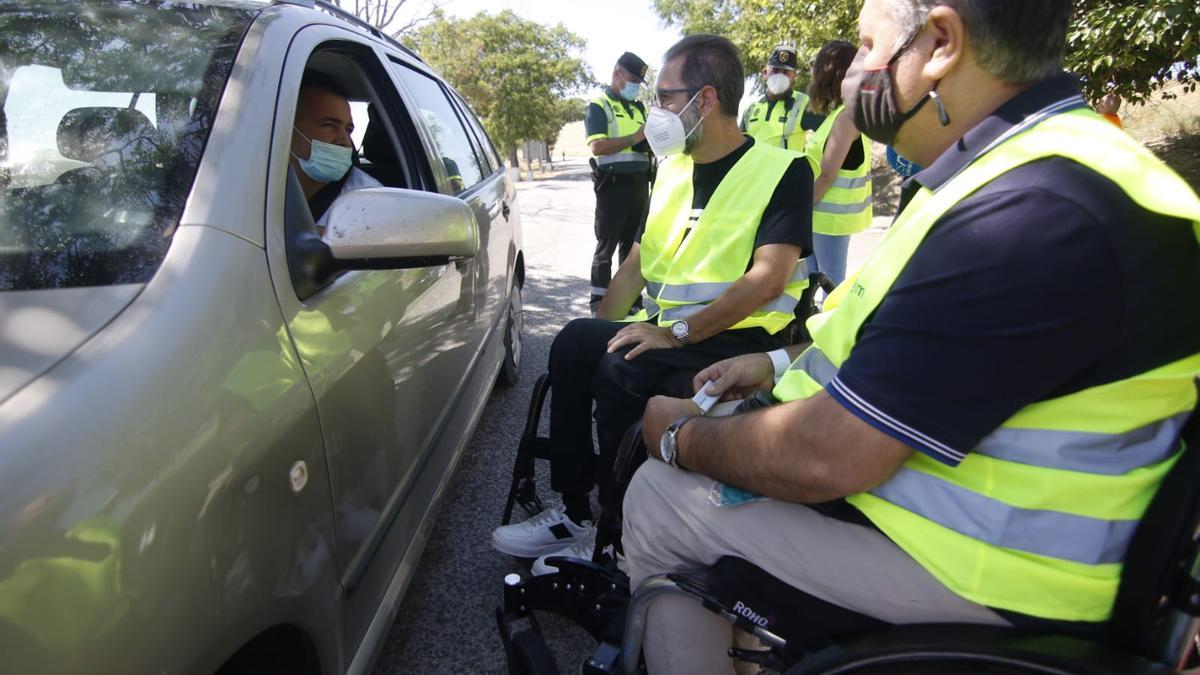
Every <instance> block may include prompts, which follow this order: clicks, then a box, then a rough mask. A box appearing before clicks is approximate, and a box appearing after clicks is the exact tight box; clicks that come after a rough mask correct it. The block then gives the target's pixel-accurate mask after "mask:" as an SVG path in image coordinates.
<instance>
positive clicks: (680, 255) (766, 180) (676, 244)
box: [631, 143, 808, 334]
mask: <svg viewBox="0 0 1200 675" xmlns="http://www.w3.org/2000/svg"><path fill="white" fill-rule="evenodd" d="M796 157H797V156H796V154H795V153H793V152H789V151H787V150H783V149H781V148H775V147H771V146H768V145H763V144H760V143H755V144H754V145H753V146H751V147H750V149H749V150H747V151H746V154H745V155H743V156H742V158H741V159H739V160H738V161H737V163H736V164H734V165H733V168H731V169H730V170H729V173H727V174H726V175H725V178H724V180H722V181H721V184H720V185H719V186H718V187H717V190H716V192H714V193H713V195H712V198H711V199H709V201H708V204H707V205H706V206H705V207H704V209H703V210H693V209H692V169H693V166H694V165H693V162H692V159H691V157H688V156H687V155H675V156H672V157H668V158H667V159H666V160H665V161H664V162H663V163H662V164H660V165H659V168H658V180H657V182H656V183H655V186H654V193H653V194H652V195H651V197H650V213H649V216H648V217H647V219H646V230H645V232H644V233H643V234H642V242H641V260H642V268H641V269H642V277H643V278H644V279H645V281H646V292H647V295H648V296H649V301H647V302H646V304H645V306H644V308H643V309H642V311H641V312H639V313H638V314H637V316H634V317H633V318H632V319H631V320H633V321H645V320H646V319H648V318H650V317H652V316H654V315H655V314H657V315H658V324H659V325H660V326H669V325H671V324H672V323H675V322H676V321H678V320H680V319H686V318H687V317H689V316H691V315H692V314H695V313H696V312H699V311H701V310H703V309H704V308H705V307H706V306H707V305H708V304H710V303H711V302H713V301H714V300H716V299H717V298H719V297H720V296H721V294H723V293H724V292H725V291H726V290H728V289H729V287H731V286H733V284H734V282H735V281H737V280H738V279H740V278H741V277H742V275H743V274H745V273H746V270H747V268H749V266H750V263H751V262H752V261H753V258H754V239H755V235H756V234H757V233H758V225H759V223H760V222H761V221H762V216H763V212H765V211H766V209H767V204H768V203H769V202H770V201H771V195H773V194H774V193H775V188H776V187H777V186H778V185H779V181H780V180H782V179H783V176H784V174H785V173H786V172H787V170H788V167H789V166H791V164H792V162H793V161H794V160H796ZM807 287H808V265H807V263H806V262H805V261H804V260H797V261H796V268H795V270H794V271H793V274H792V278H791V280H790V281H789V282H788V284H787V287H786V288H785V290H784V292H783V293H782V294H780V295H779V296H777V297H775V298H773V299H772V300H770V301H768V302H767V303H766V304H764V305H763V306H762V307H759V308H758V309H757V310H755V311H754V312H753V313H752V314H750V316H747V317H746V318H745V319H743V320H741V321H739V322H738V323H736V324H734V325H733V326H731V328H752V327H755V326H758V327H762V328H764V329H766V330H767V332H769V333H772V334H774V333H778V332H779V331H780V330H782V329H783V328H785V327H786V326H787V325H788V324H789V323H791V322H792V320H793V319H794V318H795V311H796V305H797V304H798V303H799V301H800V296H801V294H802V293H803V292H804V289H805V288H807Z"/></svg>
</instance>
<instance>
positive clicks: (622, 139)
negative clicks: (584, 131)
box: [591, 132, 641, 157]
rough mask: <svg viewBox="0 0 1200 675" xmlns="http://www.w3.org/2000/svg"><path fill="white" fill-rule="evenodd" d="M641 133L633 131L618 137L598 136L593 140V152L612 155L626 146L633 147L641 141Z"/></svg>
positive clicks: (598, 154) (594, 153)
mask: <svg viewBox="0 0 1200 675" xmlns="http://www.w3.org/2000/svg"><path fill="white" fill-rule="evenodd" d="M639 136H640V134H638V133H636V132H635V133H632V134H629V135H628V136H618V137H617V138H597V139H596V140H594V141H592V142H591V148H592V154H593V155H596V156H597V157H599V156H600V155H612V154H615V153H618V152H621V151H622V150H624V149H625V148H629V147H633V146H635V145H637V144H638V143H640V142H641V139H640V138H639Z"/></svg>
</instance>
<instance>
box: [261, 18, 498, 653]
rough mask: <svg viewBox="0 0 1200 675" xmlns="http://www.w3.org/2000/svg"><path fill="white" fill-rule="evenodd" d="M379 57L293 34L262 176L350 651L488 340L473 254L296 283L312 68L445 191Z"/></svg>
mask: <svg viewBox="0 0 1200 675" xmlns="http://www.w3.org/2000/svg"><path fill="white" fill-rule="evenodd" d="M381 56H382V52H380V51H379V47H378V46H377V45H375V44H373V43H370V42H367V41H366V40H365V39H364V38H362V37H360V36H359V35H357V34H355V33H351V32H349V31H347V30H344V29H341V28H337V27H334V26H323V25H319V26H310V27H307V28H304V29H302V30H300V31H299V32H298V33H297V34H296V37H295V39H294V40H293V41H292V43H291V46H290V48H289V51H288V57H287V59H286V65H285V67H284V72H283V74H282V86H281V87H280V93H279V97H278V103H277V106H276V111H275V130H274V134H273V137H272V150H271V152H272V157H271V165H270V167H271V175H270V180H269V185H268V214H267V223H266V225H267V251H268V259H269V262H270V265H271V268H272V277H273V279H274V280H275V285H276V290H277V295H278V299H279V303H280V306H281V308H282V309H283V313H284V316H285V318H286V320H287V323H288V329H289V331H290V334H291V337H292V340H293V342H294V343H295V345H296V350H297V352H298V354H299V356H300V359H301V363H302V365H303V368H304V370H305V373H306V375H307V377H308V379H309V382H310V384H311V386H312V389H313V392H314V395H315V398H316V403H317V409H318V412H319V415H320V420H321V427H322V436H323V439H324V442H325V446H326V458H327V462H328V468H329V475H330V482H331V490H332V495H333V509H334V521H335V527H336V536H337V565H338V570H339V574H340V579H341V583H342V585H343V588H344V592H345V599H344V607H345V622H344V624H345V629H344V639H345V644H346V646H347V651H348V653H354V651H355V648H356V646H357V645H359V644H360V642H361V641H362V639H363V637H364V635H365V634H366V631H367V628H368V626H370V625H372V622H373V621H374V620H375V619H376V614H377V612H378V611H379V608H380V606H381V599H382V598H384V597H386V596H387V595H389V590H390V589H391V588H392V586H393V582H394V579H395V577H396V576H397V568H398V566H399V564H400V561H401V560H402V559H403V557H404V555H405V553H406V551H407V549H408V548H409V546H410V544H411V543H412V540H413V537H414V536H415V533H416V532H417V529H418V528H417V527H416V526H414V523H419V522H420V521H421V519H422V518H423V517H424V514H425V512H426V511H427V509H428V508H429V501H430V500H428V499H427V498H426V492H427V491H426V492H422V490H421V489H420V488H422V481H428V480H433V481H439V480H441V478H442V476H440V475H434V476H432V477H429V476H427V475H426V474H427V473H428V472H427V471H425V469H424V467H426V465H429V466H432V467H435V469H434V470H433V471H434V473H435V474H437V473H439V472H440V473H444V469H441V468H436V467H444V466H445V465H446V462H444V461H434V462H430V461H429V460H430V458H431V455H433V454H434V453H436V452H438V449H439V448H440V447H441V438H442V436H443V435H444V431H445V428H446V426H447V420H448V415H449V414H450V413H451V412H452V411H453V408H454V405H455V402H456V400H457V398H458V397H459V396H460V391H461V389H462V388H463V386H464V383H465V382H466V381H467V380H466V378H467V376H468V374H469V373H470V372H471V371H472V369H473V364H474V363H475V361H476V360H477V354H478V352H479V351H480V348H481V345H480V341H481V340H482V331H479V330H477V329H476V328H475V326H476V317H475V309H474V305H475V303H474V298H473V297H472V296H471V295H470V294H467V295H464V293H463V289H468V290H469V289H471V288H472V287H473V277H472V276H471V275H472V274H473V266H472V265H471V264H463V263H462V262H459V263H454V262H451V263H448V264H445V265H437V266H432V267H422V268H416V269H403V270H376V271H354V272H347V273H344V274H342V275H340V276H338V277H336V278H335V279H334V280H333V281H332V282H330V283H328V284H327V285H325V286H323V287H319V288H315V289H314V288H306V284H305V283H298V282H297V281H296V276H295V275H296V270H295V269H291V268H289V264H288V261H289V254H293V255H294V254H295V252H296V249H297V247H298V246H299V244H298V241H299V240H298V239H296V238H295V237H294V236H292V234H290V233H294V232H300V231H305V230H307V231H309V232H312V231H314V230H313V224H312V218H311V214H310V213H309V212H308V209H307V204H306V203H305V202H304V201H303V194H302V193H299V194H298V193H297V191H298V189H299V187H298V186H299V183H298V182H296V181H295V180H294V178H292V179H289V176H288V172H289V167H288V156H289V147H290V142H291V137H292V125H293V119H294V116H295V111H296V105H297V90H298V89H299V86H300V82H301V78H302V76H303V73H304V70H305V68H306V67H312V68H314V69H318V70H320V71H322V72H324V73H325V74H327V75H330V76H332V77H337V78H340V79H341V81H342V83H343V84H344V85H345V87H346V88H347V89H348V90H349V92H350V93H351V99H352V110H357V111H365V110H367V109H368V108H372V107H373V108H374V109H375V110H376V111H377V113H376V114H375V115H374V116H373V117H371V118H370V119H365V120H361V121H360V120H359V119H356V120H355V121H356V123H365V124H370V125H375V124H379V125H381V127H380V128H379V129H377V130H372V129H368V130H367V133H368V134H372V132H376V133H378V132H382V133H383V134H384V138H385V139H390V141H391V144H392V147H391V150H392V151H393V154H394V156H395V157H396V158H398V161H399V162H400V164H401V166H399V167H397V168H399V169H400V171H399V172H398V174H397V175H399V176H400V178H398V179H397V180H401V181H403V182H404V183H406V185H404V187H407V188H410V189H422V190H432V191H441V190H444V189H445V185H444V183H445V181H444V177H442V178H441V179H439V175H438V174H437V172H436V171H435V170H434V169H435V167H434V166H432V165H431V164H430V161H429V154H428V153H427V151H426V150H425V147H426V145H425V142H424V140H423V139H422V138H421V136H420V133H419V132H418V131H417V126H416V125H414V124H413V120H412V117H411V116H410V114H409V113H408V112H407V109H406V105H405V102H404V101H403V100H402V99H401V98H400V97H399V96H398V95H397V92H396V90H395V87H394V84H393V83H392V81H391V78H390V76H389V75H388V74H387V72H386V69H385V67H384V65H383V62H382V61H381ZM363 103H366V104H367V105H365V106H364V105H362V104H363ZM375 149H376V150H378V146H376V148H375ZM378 156H379V155H378V154H377V157H376V159H378ZM289 200H290V201H289ZM297 203H299V208H296V204H297ZM289 204H290V206H291V208H289ZM297 214H299V215H297ZM481 253H482V254H483V255H484V256H486V251H483V252H481ZM303 281H304V279H301V282H303ZM414 494H416V495H419V498H413V497H412V495H414Z"/></svg>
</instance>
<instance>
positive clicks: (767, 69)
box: [762, 66, 771, 79]
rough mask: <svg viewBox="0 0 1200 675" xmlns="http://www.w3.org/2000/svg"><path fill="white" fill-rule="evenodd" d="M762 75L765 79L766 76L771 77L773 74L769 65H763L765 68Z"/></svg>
mask: <svg viewBox="0 0 1200 675" xmlns="http://www.w3.org/2000/svg"><path fill="white" fill-rule="evenodd" d="M762 76H763V79H766V78H768V77H770V76H771V69H770V68H769V67H767V66H763V69H762Z"/></svg>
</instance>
